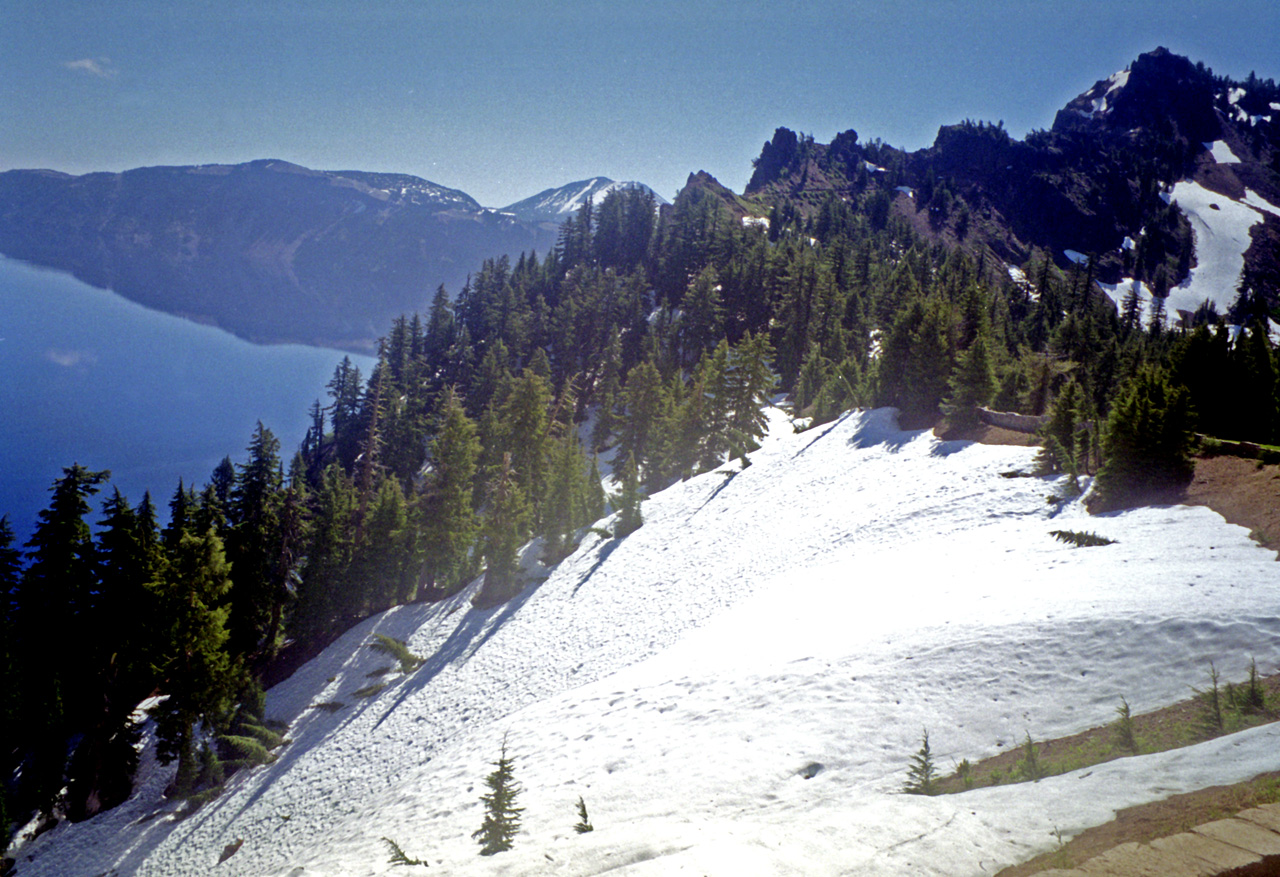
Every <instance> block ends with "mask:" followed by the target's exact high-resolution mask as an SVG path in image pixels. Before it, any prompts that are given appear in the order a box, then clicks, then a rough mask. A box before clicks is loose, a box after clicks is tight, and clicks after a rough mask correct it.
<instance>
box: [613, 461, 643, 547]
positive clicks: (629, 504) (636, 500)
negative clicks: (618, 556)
mask: <svg viewBox="0 0 1280 877" xmlns="http://www.w3.org/2000/svg"><path fill="white" fill-rule="evenodd" d="M642 498H643V497H641V495H640V473H639V472H638V471H637V469H636V458H635V456H633V455H629V456H628V457H627V464H626V466H624V467H623V469H622V494H621V495H620V497H619V498H618V523H617V525H616V526H615V527H614V529H613V535H614V536H616V537H618V538H622V537H623V536H628V535H630V534H631V533H634V532H635V531H636V530H639V529H640V525H641V524H643V523H644V517H643V515H641V513H640V501H641V499H642Z"/></svg>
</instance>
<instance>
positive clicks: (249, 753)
mask: <svg viewBox="0 0 1280 877" xmlns="http://www.w3.org/2000/svg"><path fill="white" fill-rule="evenodd" d="M218 742H219V743H221V744H222V745H223V746H225V747H227V748H228V749H229V750H231V751H232V752H234V753H235V754H236V755H238V756H240V758H239V762H238V765H239V766H248V767H252V766H256V765H259V764H270V763H271V762H273V761H275V760H276V757H275V756H274V755H272V754H271V753H270V752H268V751H267V747H265V746H263V745H262V744H261V743H260V742H258V741H257V740H256V739H254V738H253V737H242V736H240V735H238V734H223V735H222V736H221V737H219V738H218Z"/></svg>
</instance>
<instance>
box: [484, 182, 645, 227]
mask: <svg viewBox="0 0 1280 877" xmlns="http://www.w3.org/2000/svg"><path fill="white" fill-rule="evenodd" d="M627 189H641V190H643V191H646V192H649V193H650V194H652V195H653V197H654V200H655V201H656V202H657V203H658V204H659V205H662V204H666V203H668V202H667V200H666V199H665V198H663V197H662V196H661V195H659V194H658V193H657V192H655V191H653V189H651V188H649V187H648V186H646V185H645V184H644V183H637V182H635V181H633V180H628V181H624V182H615V181H613V180H611V179H609V178H608V177H592V178H591V179H589V180H579V181H578V182H576V183H568V184H567V185H564V186H560V187H558V188H554V189H544V190H543V191H541V192H539V193H538V194H536V195H534V196H532V197H529V198H525V199H524V200H523V201H517V202H516V203H514V204H509V205H507V206H506V207H503V208H502V210H501V212H502V213H510V214H512V215H514V216H515V217H516V218H518V219H522V220H524V221H525V222H554V223H560V222H564V221H565V220H566V219H568V218H569V217H570V216H573V215H574V214H576V213H577V212H578V210H579V209H581V207H582V205H583V204H585V203H586V202H587V201H588V200H590V201H591V203H592V204H599V203H600V202H601V201H603V200H604V199H605V197H607V196H608V195H609V193H610V192H617V191H625V190H627Z"/></svg>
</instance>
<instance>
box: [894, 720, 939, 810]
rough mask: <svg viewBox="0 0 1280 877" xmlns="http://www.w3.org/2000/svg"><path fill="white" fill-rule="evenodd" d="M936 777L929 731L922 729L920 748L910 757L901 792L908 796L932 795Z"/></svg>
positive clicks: (936, 770) (936, 771) (936, 772)
mask: <svg viewBox="0 0 1280 877" xmlns="http://www.w3.org/2000/svg"><path fill="white" fill-rule="evenodd" d="M937 776H938V769H937V766H936V765H934V763H933V750H932V749H930V748H929V729H928V728H925V729H924V734H923V736H922V739H921V742H920V748H919V749H918V750H916V754H915V755H913V756H911V765H910V766H909V767H908V768H907V784H906V785H905V786H903V789H902V790H903V791H904V792H906V793H907V794H908V795H932V794H933V793H934V791H935V789H934V780H935V779H936V778H937Z"/></svg>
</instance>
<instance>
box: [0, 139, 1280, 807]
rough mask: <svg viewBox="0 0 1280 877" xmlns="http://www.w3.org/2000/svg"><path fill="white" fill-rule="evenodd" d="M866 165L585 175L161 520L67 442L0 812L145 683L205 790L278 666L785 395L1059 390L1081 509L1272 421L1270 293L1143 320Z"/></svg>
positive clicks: (622, 521) (1276, 422)
mask: <svg viewBox="0 0 1280 877" xmlns="http://www.w3.org/2000/svg"><path fill="white" fill-rule="evenodd" d="M767 161H771V159H770V158H769V153H768V150H766V152H765V154H764V155H762V157H761V159H760V162H759V163H758V165H757V167H758V168H759V167H760V166H761V164H762V163H765V162H767ZM863 183H864V185H863V188H862V190H861V191H859V192H857V193H844V194H837V193H834V192H832V193H828V195H827V196H826V197H825V198H824V199H822V200H821V201H820V202H818V203H814V204H807V205H806V204H797V203H794V202H790V201H786V200H775V201H773V202H772V203H770V202H769V201H768V199H766V198H764V197H757V198H756V199H755V200H751V199H746V200H741V199H739V203H740V204H741V205H742V206H743V207H744V209H746V210H748V211H754V212H756V213H757V214H758V216H755V217H749V218H748V220H747V221H744V220H743V217H742V216H741V215H739V214H738V213H735V212H734V211H733V210H731V209H730V207H729V205H728V203H727V201H726V199H725V198H724V197H722V195H721V194H720V193H717V192H716V190H715V188H714V187H713V186H709V185H690V186H687V187H686V189H685V190H684V191H683V192H682V193H681V194H680V195H679V196H678V197H677V198H676V200H675V202H674V203H673V204H672V205H670V206H669V207H666V208H663V209H662V210H661V211H659V210H657V209H656V205H655V203H654V200H653V198H652V196H651V195H650V194H649V193H647V192H646V191H643V190H639V189H629V190H620V191H616V192H613V193H611V194H610V195H609V196H608V197H607V198H606V199H604V201H603V202H602V203H600V204H599V205H594V206H593V205H592V204H590V203H587V204H585V205H584V206H583V208H582V209H581V211H580V212H579V213H578V214H577V216H575V217H574V218H573V219H571V220H569V221H568V222H566V223H565V225H564V226H563V227H562V229H561V232H560V236H559V240H558V243H557V245H556V247H555V248H554V249H553V250H552V251H551V252H549V253H547V254H545V255H542V256H538V255H536V254H533V253H527V254H524V255H521V256H520V257H519V258H518V259H517V260H516V261H515V263H514V264H512V262H511V261H510V260H509V259H507V258H505V257H504V258H500V259H496V260H491V261H488V262H486V263H485V264H484V265H483V266H482V267H481V268H480V269H479V270H478V271H477V272H476V273H475V274H474V275H473V276H472V277H471V278H470V280H469V281H468V282H467V283H466V284H465V285H464V286H463V287H462V288H461V289H460V290H458V291H457V292H456V295H453V296H450V295H449V294H448V292H447V291H446V290H445V289H444V288H443V287H442V288H440V289H439V290H438V291H437V292H436V294H435V296H434V299H433V300H432V303H431V306H430V308H429V310H428V312H427V313H425V314H414V315H406V316H402V317H400V318H399V319H397V320H396V321H395V323H394V325H393V327H392V329H391V331H390V332H389V333H388V335H387V336H386V337H385V338H383V339H382V340H381V342H380V344H379V352H378V357H377V363H376V366H375V367H374V369H373V372H372V374H370V375H367V376H366V375H362V374H361V373H360V372H359V370H358V369H357V368H355V367H354V366H352V365H351V363H350V362H349V361H344V363H343V364H342V365H341V366H339V368H338V369H337V370H336V372H335V374H334V375H333V379H332V380H331V381H330V383H329V384H328V386H327V387H326V388H324V396H323V398H321V399H318V400H317V401H316V402H315V404H314V406H313V407H312V426H311V428H310V430H309V431H308V434H307V436H306V438H305V440H304V441H303V443H302V445H301V447H299V448H297V449H296V451H294V452H293V453H291V454H286V453H284V451H283V449H282V448H281V447H280V445H279V442H278V441H277V440H276V439H275V437H274V436H273V435H272V433H271V431H270V430H269V429H268V428H267V427H266V426H263V425H261V424H260V425H259V427H258V429H257V430H256V431H255V432H254V434H253V435H252V436H251V437H250V441H249V444H248V446H247V448H246V451H245V454H244V456H243V458H242V461H241V462H234V461H233V460H232V459H231V458H230V457H228V458H227V459H225V460H224V461H223V462H222V464H221V465H219V466H218V467H217V469H216V470H215V471H214V472H213V473H211V474H210V477H209V480H208V482H207V483H206V484H204V485H202V486H198V487H197V486H196V485H184V484H179V485H178V486H177V488H176V489H175V490H174V491H173V493H172V494H171V496H170V498H169V500H168V507H169V512H170V515H169V522H168V523H167V525H165V526H163V527H161V526H160V524H159V519H158V514H157V508H156V503H155V501H154V500H153V498H152V497H151V496H150V495H146V496H144V497H141V498H139V499H137V501H136V504H135V503H134V502H132V501H131V500H130V499H129V498H126V497H124V496H122V495H120V493H119V492H118V491H114V490H112V489H111V488H110V486H109V473H107V472H96V471H90V470H87V469H85V468H83V467H80V466H78V465H72V466H69V467H68V468H67V469H65V470H64V475H63V477H62V478H60V479H58V481H57V482H56V483H55V484H54V485H53V487H52V489H51V499H50V504H49V506H48V507H47V508H46V509H45V510H44V511H43V512H42V513H41V514H40V516H39V521H38V523H37V525H36V527H35V532H34V535H33V536H32V538H31V539H30V541H29V542H28V543H27V544H26V545H25V546H18V545H15V544H14V537H13V534H12V530H11V529H10V528H9V526H8V523H7V522H2V523H0V590H2V591H3V594H4V595H5V599H4V603H3V619H2V623H3V629H2V630H0V643H3V654H2V655H0V659H2V663H0V673H3V680H2V683H3V684H0V697H3V703H2V704H0V709H2V710H3V715H2V716H0V719H2V721H0V727H2V728H3V731H2V732H0V733H3V738H2V739H0V758H2V759H3V765H0V766H2V767H3V778H4V783H3V787H2V788H3V796H2V797H0V806H3V808H4V813H3V814H2V815H0V824H3V825H5V826H6V831H9V830H12V828H13V827H14V826H15V825H16V824H18V823H20V822H24V821H25V820H26V819H27V818H28V817H29V816H30V815H31V814H32V813H35V812H40V813H43V814H46V815H47V816H49V817H50V818H56V817H66V818H70V819H81V818H86V817H88V816H91V815H92V814H93V813H95V812H97V811H99V810H100V809H102V808H107V807H111V806H113V805H114V804H116V803H118V802H120V801H121V800H123V799H124V798H125V797H127V795H128V794H129V792H130V788H131V787H130V776H131V772H132V770H133V768H134V764H135V762H136V754H135V752H134V748H133V743H134V741H135V740H136V735H137V719H138V717H137V716H136V715H135V714H134V710H135V707H136V706H137V704H138V703H140V702H141V701H143V700H144V699H145V698H147V697H149V696H152V695H164V696H166V698H167V699H165V700H164V701H163V702H162V704H161V705H160V706H158V707H157V708H155V709H153V710H152V713H151V714H152V716H153V717H154V718H155V720H156V722H157V726H158V734H159V737H160V740H161V753H162V755H163V757H165V758H166V759H170V760H176V761H177V762H178V765H179V766H178V771H177V776H176V779H175V781H174V786H173V789H172V793H173V794H174V795H176V796H182V797H188V798H192V799H194V800H195V801H199V800H202V799H203V798H202V797H201V796H208V795H210V794H216V791H217V789H218V788H219V787H220V785H221V784H222V783H223V782H225V780H226V777H227V776H228V775H229V774H230V773H232V772H233V771H234V770H236V769H246V768H249V767H251V766H252V765H253V764H255V763H260V762H262V761H264V760H267V759H269V758H270V757H271V755H270V750H271V749H272V748H273V747H274V746H276V745H278V744H279V742H280V737H279V734H278V733H277V729H272V728H271V727H269V723H268V722H267V717H266V716H265V715H264V714H263V713H264V701H263V693H262V689H263V680H264V679H265V680H268V681H269V680H270V679H272V678H274V675H273V674H275V673H277V672H278V669H279V667H281V666H282V662H287V661H288V660H297V659H298V657H299V656H305V655H307V654H312V653H314V652H315V651H316V650H317V649H318V648H320V647H321V646H323V644H325V643H327V642H329V641H331V640H332V638H333V637H334V636H336V635H337V634H338V633H340V632H341V631H342V630H345V629H346V628H347V627H349V626H350V625H351V624H352V623H354V622H355V621H356V620H358V619H360V618H363V617H366V616H368V615H369V614H371V613H376V612H379V611H382V610H385V609H387V608H390V607H392V606H395V605H399V604H403V603H406V602H410V601H419V600H437V599H441V598H443V597H445V596H448V595H451V594H454V593H456V592H457V591H458V590H459V589H460V588H462V587H463V586H465V585H466V584H467V583H468V582H469V581H471V580H472V579H473V578H474V577H475V576H476V575H477V574H478V573H479V572H481V571H482V570H487V572H486V575H485V581H484V584H483V585H482V587H481V588H480V589H479V590H478V591H477V593H476V595H475V597H474V602H475V603H476V605H477V606H480V607H485V606H491V605H495V604H497V603H501V602H503V601H505V600H507V599H510V598H511V597H512V596H514V595H515V594H516V593H518V592H519V590H520V589H521V588H522V587H523V586H524V584H525V583H524V582H522V580H521V579H520V576H519V563H518V556H517V553H518V551H519V549H520V548H521V546H522V545H524V544H525V543H526V542H527V541H528V540H529V539H530V538H531V537H539V538H540V539H541V540H542V541H541V543H540V545H541V553H542V557H543V558H544V560H545V562H547V563H554V562H556V561H557V560H559V559H560V558H562V557H564V556H566V555H567V554H568V553H570V552H571V551H572V550H573V548H574V546H575V539H576V538H577V535H576V534H579V533H580V532H581V530H582V528H583V527H586V526H590V525H593V524H602V523H603V519H605V518H606V516H607V515H608V514H609V513H610V512H611V511H616V512H618V517H617V519H616V521H615V525H614V530H613V536H614V538H624V537H625V534H626V532H627V531H629V530H631V529H634V528H635V527H637V526H641V525H642V519H643V513H642V507H641V505H640V502H641V498H642V497H643V495H644V494H645V493H651V492H654V491H657V490H660V489H661V488H663V487H664V486H667V485H669V484H671V483H673V482H674V481H676V480H679V479H681V478H686V477H689V476H690V475H693V474H696V473H698V472H702V471H707V470H709V469H711V468H715V467H717V466H719V465H722V464H723V463H724V462H726V461H727V460H730V459H737V458H743V463H742V465H747V464H749V461H750V457H749V455H750V452H751V451H752V450H753V449H754V447H755V446H756V445H755V443H756V441H757V440H758V439H760V438H761V437H762V435H763V431H764V415H763V409H764V407H765V406H766V405H767V404H768V403H769V401H770V399H771V398H772V397H773V396H774V395H775V394H778V393H784V394H787V395H788V396H789V402H790V405H791V406H792V408H793V410H794V411H795V412H796V413H797V414H798V415H803V416H807V417H809V418H811V422H812V423H821V422H825V421H829V420H831V419H833V418H835V417H837V416H838V415H839V414H840V412H842V411H844V410H846V409H848V408H850V407H854V406H867V405H877V406H879V405H893V406H897V407H898V408H899V409H900V410H901V412H902V416H903V417H904V418H908V419H909V422H912V423H915V424H921V425H923V424H931V423H939V422H940V419H941V418H945V420H944V421H942V422H943V423H944V424H945V425H946V426H947V427H948V428H950V429H952V430H956V431H960V432H962V431H963V430H964V429H966V428H968V427H971V426H972V425H973V424H974V423H975V422H976V411H977V408H978V407H979V406H991V407H995V408H998V409H1002V410H1008V411H1018V412H1022V413H1026V414H1037V415H1039V414H1044V415H1048V417H1049V421H1048V424H1047V426H1046V427H1045V432H1044V441H1045V451H1044V453H1043V454H1042V463H1043V466H1044V467H1045V469H1046V471H1061V472H1068V473H1072V474H1083V473H1096V474H1097V476H1098V478H1097V493H1096V497H1095V503H1096V505H1097V506H1098V507H1107V506H1115V505H1120V504H1124V503H1131V502H1136V501H1141V500H1143V499H1144V498H1147V497H1151V496H1165V495H1167V493H1164V491H1168V490H1169V489H1176V488H1177V487H1178V486H1180V485H1182V484H1184V483H1185V482H1186V480H1187V479H1188V478H1189V474H1190V468H1189V465H1190V464H1189V459H1190V454H1191V452H1192V450H1193V447H1194V441H1195V438H1194V432H1195V431H1199V432H1201V433H1207V434H1210V435H1214V436H1218V437H1221V438H1233V439H1248V440H1251V441H1255V442H1276V441H1277V440H1280V396H1278V383H1277V368H1278V367H1280V363H1278V361H1277V353H1276V350H1275V349H1274V347H1273V345H1272V343H1271V340H1270V338H1269V336H1268V333H1267V329H1266V323H1265V318H1266V317H1267V316H1268V314H1267V312H1266V311H1265V310H1264V309H1263V308H1262V307H1261V306H1259V305H1255V306H1254V307H1253V310H1254V312H1253V313H1252V314H1246V316H1247V317H1248V320H1247V322H1246V323H1245V325H1243V326H1242V327H1241V326H1234V327H1229V326H1227V325H1225V323H1224V322H1223V320H1222V319H1221V318H1219V317H1218V316H1217V315H1216V314H1213V313H1212V312H1209V311H1205V312H1204V313H1201V314H1199V315H1197V318H1196V319H1195V320H1193V321H1192V324H1189V325H1187V326H1185V327H1181V328H1178V329H1169V328H1167V327H1166V326H1165V325H1164V322H1163V318H1162V317H1160V318H1158V319H1151V320H1150V321H1146V322H1144V321H1143V320H1141V319H1140V317H1139V311H1138V309H1137V307H1136V302H1135V303H1126V306H1125V307H1122V308H1120V309H1119V311H1117V309H1116V308H1115V307H1114V306H1113V305H1112V304H1111V303H1110V301H1109V300H1107V299H1106V298H1105V296H1103V295H1102V294H1101V293H1100V292H1099V291H1098V289H1097V288H1096V285H1095V283H1094V275H1093V273H1092V271H1091V269H1090V268H1089V267H1088V266H1087V265H1081V266H1077V267H1075V268H1072V269H1071V270H1069V271H1066V272H1064V271H1062V270H1060V269H1059V268H1057V267H1056V266H1055V265H1054V264H1053V260H1052V259H1051V258H1050V257H1049V256H1048V255H1047V254H1045V253H1043V252H1036V253H1035V254H1034V255H1033V256H1032V258H1030V259H1029V260H1028V261H1027V262H1026V263H1025V264H1023V265H1022V266H1021V268H1022V274H1021V276H1022V277H1025V278H1027V279H1025V280H1015V279H1013V278H1012V277H1011V275H1010V272H1009V271H1008V270H1007V266H1006V265H1005V264H1003V263H1002V262H999V261H997V260H996V259H994V258H990V257H986V256H983V255H978V256H974V255H971V254H969V253H966V252H965V251H964V250H963V249H961V248H958V247H950V246H947V245H945V244H943V243H939V242H936V241H934V242H931V240H930V239H928V238H927V237H926V236H924V235H922V234H920V232H919V231H917V230H915V229H914V228H913V226H912V225H911V223H910V222H909V221H908V220H907V218H905V217H904V216H903V215H902V214H901V213H899V212H895V211H893V210H891V209H888V206H887V205H888V196H889V194H890V192H891V191H892V189H891V186H892V184H893V183H894V180H892V179H890V178H885V179H877V177H876V176H871V177H868V178H867V179H865V180H864V181H863ZM766 213H767V214H768V220H769V221H768V222H761V221H759V220H760V219H763V218H764V215H765V214H766ZM1258 301H1263V299H1261V298H1259V299H1258ZM606 467H611V468H612V470H613V471H614V472H615V473H617V474H616V476H615V479H614V482H613V483H614V485H615V488H616V489H617V495H616V496H612V497H611V496H609V495H606V492H605V490H604V488H603V487H602V479H601V477H600V473H601V471H602V470H603V469H605V468H606Z"/></svg>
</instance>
